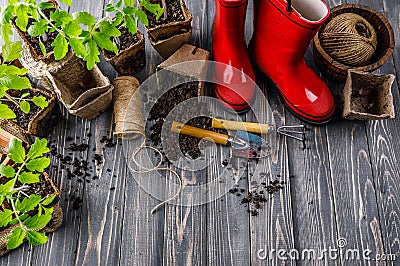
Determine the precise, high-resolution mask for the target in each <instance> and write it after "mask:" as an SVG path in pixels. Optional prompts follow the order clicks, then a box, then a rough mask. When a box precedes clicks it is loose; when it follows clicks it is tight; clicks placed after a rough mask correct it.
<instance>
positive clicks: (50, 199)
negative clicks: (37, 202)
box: [42, 194, 57, 206]
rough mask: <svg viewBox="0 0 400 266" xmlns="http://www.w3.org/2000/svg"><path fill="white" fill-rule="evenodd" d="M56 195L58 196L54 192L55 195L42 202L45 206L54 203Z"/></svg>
mask: <svg viewBox="0 0 400 266" xmlns="http://www.w3.org/2000/svg"><path fill="white" fill-rule="evenodd" d="M56 197H57V195H56V194H54V195H53V196H51V197H48V198H46V199H45V200H44V201H43V202H42V204H43V205H44V206H47V205H50V204H51V203H53V201H54V199H55V198H56Z"/></svg>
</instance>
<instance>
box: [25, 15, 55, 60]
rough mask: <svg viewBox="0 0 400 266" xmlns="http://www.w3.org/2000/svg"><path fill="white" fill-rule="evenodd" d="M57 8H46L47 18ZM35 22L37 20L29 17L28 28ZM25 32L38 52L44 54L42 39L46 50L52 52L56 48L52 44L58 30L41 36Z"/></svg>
mask: <svg viewBox="0 0 400 266" xmlns="http://www.w3.org/2000/svg"><path fill="white" fill-rule="evenodd" d="M55 10H56V9H55V8H49V9H44V10H43V13H44V14H45V15H46V17H47V18H50V12H54V11H55ZM33 22H35V20H34V19H32V18H29V20H28V27H27V29H28V28H29V27H30V26H31V25H32V24H33ZM23 34H24V36H25V38H26V39H27V41H28V42H29V43H30V45H32V47H33V49H35V51H36V54H38V55H43V53H42V50H41V49H40V45H39V40H40V39H41V40H42V43H43V44H44V46H45V47H46V52H47V53H50V52H52V51H53V49H54V47H52V46H51V44H52V43H53V42H54V40H55V39H56V37H57V35H58V32H57V31H54V32H48V33H45V35H44V36H40V37H32V36H30V35H29V34H28V32H23Z"/></svg>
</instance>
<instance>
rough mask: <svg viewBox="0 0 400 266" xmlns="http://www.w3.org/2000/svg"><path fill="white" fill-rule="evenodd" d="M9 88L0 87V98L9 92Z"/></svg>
mask: <svg viewBox="0 0 400 266" xmlns="http://www.w3.org/2000/svg"><path fill="white" fill-rule="evenodd" d="M7 89H8V88H7V87H5V86H3V85H0V98H3V97H4V93H5V92H6V91H7Z"/></svg>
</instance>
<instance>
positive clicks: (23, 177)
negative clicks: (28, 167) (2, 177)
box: [18, 172, 40, 184]
mask: <svg viewBox="0 0 400 266" xmlns="http://www.w3.org/2000/svg"><path fill="white" fill-rule="evenodd" d="M39 176H40V174H34V173H31V172H22V173H21V174H20V175H19V176H18V181H19V182H21V183H22V184H34V183H38V182H39V181H40V179H39Z"/></svg>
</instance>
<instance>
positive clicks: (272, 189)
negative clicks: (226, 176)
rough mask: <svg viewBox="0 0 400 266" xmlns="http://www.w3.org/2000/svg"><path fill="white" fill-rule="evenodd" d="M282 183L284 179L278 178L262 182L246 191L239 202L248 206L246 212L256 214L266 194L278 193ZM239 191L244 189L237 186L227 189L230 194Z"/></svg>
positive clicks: (265, 200)
mask: <svg viewBox="0 0 400 266" xmlns="http://www.w3.org/2000/svg"><path fill="white" fill-rule="evenodd" d="M260 176H261V174H260ZM263 177H264V176H263ZM284 184H285V182H284V181H279V180H274V181H269V183H266V182H263V183H261V184H260V185H259V186H258V187H257V188H255V189H253V191H251V192H249V193H247V195H246V196H245V197H244V198H242V200H241V201H240V203H242V204H246V205H247V206H248V209H247V212H248V213H250V215H251V216H257V215H258V213H259V210H260V209H261V207H262V205H263V204H264V203H265V202H267V201H268V195H270V196H272V195H273V194H275V193H279V191H280V190H282V189H283V188H284V187H283V185H284ZM239 191H240V192H241V193H243V192H244V191H245V190H244V189H239V188H233V189H231V190H229V192H230V193H232V194H238V193H239ZM239 194H240V193H239Z"/></svg>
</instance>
